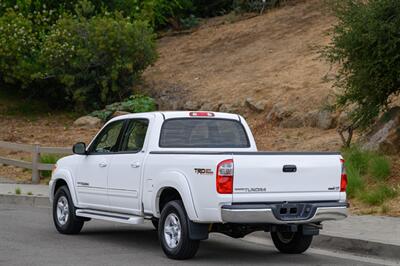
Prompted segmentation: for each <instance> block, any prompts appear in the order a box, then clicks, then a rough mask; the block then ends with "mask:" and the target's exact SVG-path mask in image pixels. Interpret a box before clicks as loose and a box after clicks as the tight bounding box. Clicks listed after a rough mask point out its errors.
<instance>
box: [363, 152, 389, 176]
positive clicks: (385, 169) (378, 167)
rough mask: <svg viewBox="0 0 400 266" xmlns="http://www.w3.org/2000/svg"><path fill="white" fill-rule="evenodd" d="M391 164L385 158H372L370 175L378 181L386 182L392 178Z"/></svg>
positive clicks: (369, 168)
mask: <svg viewBox="0 0 400 266" xmlns="http://www.w3.org/2000/svg"><path fill="white" fill-rule="evenodd" d="M390 168H391V166H390V162H389V160H388V159H387V158H385V157H384V156H379V155H376V156H374V157H372V158H371V160H370V163H369V167H368V174H369V176H371V177H372V178H374V179H375V180H377V181H384V180H387V178H388V177H389V176H390Z"/></svg>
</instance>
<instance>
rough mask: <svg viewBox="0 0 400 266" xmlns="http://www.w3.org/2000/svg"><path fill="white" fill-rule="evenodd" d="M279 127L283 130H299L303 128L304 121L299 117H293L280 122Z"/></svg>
mask: <svg viewBox="0 0 400 266" xmlns="http://www.w3.org/2000/svg"><path fill="white" fill-rule="evenodd" d="M279 126H280V127H283V128H300V127H303V126H304V121H303V119H302V118H301V116H298V115H293V116H290V117H287V118H285V119H284V120H282V121H281V122H280V123H279Z"/></svg>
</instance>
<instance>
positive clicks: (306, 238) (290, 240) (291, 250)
mask: <svg viewBox="0 0 400 266" xmlns="http://www.w3.org/2000/svg"><path fill="white" fill-rule="evenodd" d="M271 237H272V241H273V242H274V245H275V247H276V248H277V249H278V250H279V251H280V252H282V253H287V254H300V253H303V252H304V251H306V250H307V249H308V248H309V247H310V245H311V242H312V239H313V236H312V235H303V234H302V232H271Z"/></svg>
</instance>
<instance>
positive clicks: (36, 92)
mask: <svg viewBox="0 0 400 266" xmlns="http://www.w3.org/2000/svg"><path fill="white" fill-rule="evenodd" d="M10 2H12V1H10ZM37 2H40V1H37ZM42 2H46V1H42ZM21 3H25V4H26V3H27V2H26V1H21ZM34 3H36V2H34ZM21 5H22V4H21ZM32 5H33V2H32ZM22 6H24V5H22ZM44 6H45V5H44ZM20 9H22V8H20V5H17V6H16V7H14V8H8V9H6V10H5V11H4V13H3V14H2V16H1V17H0V84H3V85H5V86H2V87H11V88H12V90H13V91H17V92H19V94H20V95H24V96H27V97H36V98H40V99H42V100H46V101H47V102H48V103H49V104H50V105H52V106H57V107H60V106H63V107H67V106H71V105H72V106H74V107H75V109H77V110H87V109H95V108H99V107H102V106H104V105H106V104H109V103H112V102H115V101H119V100H121V99H123V98H125V97H127V96H128V95H130V92H131V89H132V86H133V85H135V84H136V83H137V81H138V80H139V79H140V76H141V73H142V72H143V70H144V69H145V68H146V67H147V66H148V65H149V64H151V63H153V62H154V61H155V59H156V52H155V43H154V35H153V33H152V29H151V28H150V27H149V26H148V25H147V23H146V22H143V21H140V20H135V21H132V19H130V18H128V17H123V16H122V15H121V13H118V12H115V13H108V12H103V13H96V8H95V7H94V6H93V5H92V4H91V3H90V2H89V1H88V0H86V1H84V0H83V1H80V2H78V4H77V5H76V6H75V9H74V12H73V14H75V15H72V13H71V14H68V13H62V14H60V15H59V17H57V20H56V21H55V22H54V23H53V24H52V23H51V21H52V19H51V18H52V16H53V12H52V10H50V11H49V10H47V9H43V10H42V11H41V12H37V11H34V12H33V13H29V15H24V12H23V11H19V10H20ZM25 9H26V8H25ZM27 9H29V8H27Z"/></svg>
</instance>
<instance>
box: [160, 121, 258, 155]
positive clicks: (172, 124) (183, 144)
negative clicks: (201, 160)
mask: <svg viewBox="0 0 400 266" xmlns="http://www.w3.org/2000/svg"><path fill="white" fill-rule="evenodd" d="M159 146H160V147H162V148H248V147H250V143H249V140H248V137H247V134H246V131H245V129H244V127H243V125H242V124H241V123H240V122H239V121H237V120H232V119H218V118H174V119H168V120H166V121H164V124H163V126H162V129H161V136H160V143H159Z"/></svg>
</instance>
